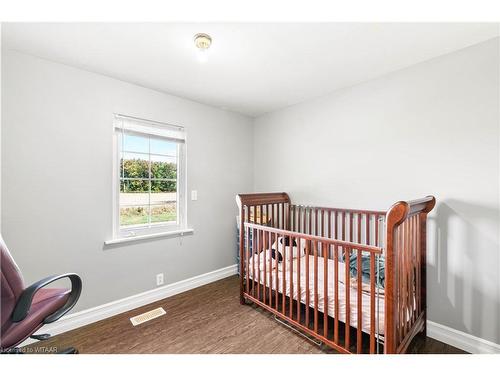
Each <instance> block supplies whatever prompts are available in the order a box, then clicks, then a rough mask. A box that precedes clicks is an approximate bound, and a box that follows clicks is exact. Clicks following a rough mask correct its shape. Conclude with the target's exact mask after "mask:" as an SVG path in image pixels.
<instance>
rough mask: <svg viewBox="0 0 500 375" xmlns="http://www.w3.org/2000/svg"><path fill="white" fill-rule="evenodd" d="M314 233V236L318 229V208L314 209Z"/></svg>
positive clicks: (317, 234) (317, 233)
mask: <svg viewBox="0 0 500 375" xmlns="http://www.w3.org/2000/svg"><path fill="white" fill-rule="evenodd" d="M314 234H315V235H316V236H319V230H318V209H317V208H315V209H314Z"/></svg>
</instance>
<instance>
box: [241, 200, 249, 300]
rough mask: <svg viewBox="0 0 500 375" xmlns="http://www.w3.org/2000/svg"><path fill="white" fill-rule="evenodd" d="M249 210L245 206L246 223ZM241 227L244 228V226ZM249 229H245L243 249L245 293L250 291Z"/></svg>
mask: <svg viewBox="0 0 500 375" xmlns="http://www.w3.org/2000/svg"><path fill="white" fill-rule="evenodd" d="M249 211H250V208H249V207H248V206H247V208H246V210H245V215H246V220H245V222H246V223H248V221H249V216H250V214H249ZM242 229H243V230H245V229H244V227H243V228H242ZM250 231H251V229H250V228H247V229H246V231H245V234H246V239H245V241H246V244H247V246H246V249H245V253H246V255H245V257H246V259H245V261H246V264H247V269H246V273H245V276H246V287H247V293H250V264H249V263H250V260H249V259H250V257H249V253H250Z"/></svg>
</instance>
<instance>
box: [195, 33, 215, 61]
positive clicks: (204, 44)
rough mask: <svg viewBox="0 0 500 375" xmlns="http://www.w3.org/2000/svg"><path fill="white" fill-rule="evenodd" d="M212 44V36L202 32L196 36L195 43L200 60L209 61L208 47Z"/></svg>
mask: <svg viewBox="0 0 500 375" xmlns="http://www.w3.org/2000/svg"><path fill="white" fill-rule="evenodd" d="M211 44H212V38H211V37H210V35H208V34H203V33H200V34H196V35H195V36H194V45H195V46H196V48H197V52H198V60H200V62H205V61H207V57H208V49H209V48H210V45H211Z"/></svg>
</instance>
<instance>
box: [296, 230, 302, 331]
mask: <svg viewBox="0 0 500 375" xmlns="http://www.w3.org/2000/svg"><path fill="white" fill-rule="evenodd" d="M300 245H301V239H300V238H297V251H298V252H299V254H298V255H299V256H298V257H297V321H298V322H299V323H300V305H301V302H302V301H301V299H302V298H301V297H302V294H301V292H302V291H301V285H300V276H301V275H300V272H301V269H300V268H301V265H300V260H301V259H302V257H301V255H302V250H301V246H300Z"/></svg>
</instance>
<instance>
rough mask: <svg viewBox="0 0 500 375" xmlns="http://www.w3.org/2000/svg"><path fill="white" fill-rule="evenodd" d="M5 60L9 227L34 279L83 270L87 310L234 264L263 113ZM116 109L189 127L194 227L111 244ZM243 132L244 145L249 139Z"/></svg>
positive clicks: (9, 238) (20, 59) (41, 63)
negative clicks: (240, 202)
mask: <svg viewBox="0 0 500 375" xmlns="http://www.w3.org/2000/svg"><path fill="white" fill-rule="evenodd" d="M2 62H3V65H2V70H3V71H2V78H3V80H2V90H3V95H2V122H3V125H2V127H3V129H2V152H3V154H2V162H3V165H2V181H3V186H2V234H3V236H4V239H5V241H6V243H7V244H8V245H9V247H10V249H11V251H12V253H13V256H14V258H15V259H16V261H17V263H18V264H19V266H20V267H21V269H22V271H23V273H24V275H25V279H26V282H27V283H30V282H33V281H35V280H37V279H40V278H42V277H44V276H47V275H50V274H54V273H61V272H68V271H74V272H77V273H79V274H80V275H81V276H82V277H83V279H84V289H83V294H82V298H81V300H80V302H79V303H78V305H77V310H82V309H85V308H89V307H93V306H97V305H100V304H103V303H106V302H110V301H113V300H116V299H119V298H123V297H127V296H130V295H133V294H136V293H139V292H142V291H146V290H150V289H153V288H154V287H156V279H155V275H156V274H157V273H159V272H164V273H165V283H166V284H168V283H172V282H175V281H178V280H182V279H186V278H188V277H192V276H195V275H199V274H202V273H205V272H209V271H213V270H215V269H219V268H222V267H225V266H229V265H232V264H234V263H235V247H236V244H235V237H236V236H235V222H236V221H235V215H236V214H237V209H236V204H235V200H234V196H235V194H236V193H239V192H242V191H249V190H251V188H252V120H251V119H249V118H246V117H243V116H240V115H237V114H233V113H230V112H225V111H222V110H218V109H215V108H213V107H209V106H205V105H202V104H198V103H194V102H191V101H188V100H184V99H180V98H176V97H173V96H169V95H165V94H162V93H159V92H155V91H152V90H149V89H145V88H141V87H138V86H134V85H131V84H128V83H124V82H121V81H118V80H114V79H110V78H107V77H104V76H100V75H96V74H92V73H89V72H86V71H82V70H78V69H74V68H71V67H67V66H64V65H60V64H56V63H52V62H49V61H46V60H41V59H38V58H34V57H30V56H27V55H23V54H19V53H16V52H12V51H4V54H3V61H2ZM113 112H118V113H124V114H129V115H133V116H139V117H143V118H148V119H153V120H158V121H165V122H169V123H174V124H180V125H184V126H185V127H186V130H187V135H188V145H187V164H188V191H189V190H191V189H196V190H198V200H197V201H188V223H189V226H190V227H192V228H194V235H192V236H187V237H184V239H183V240H182V241H181V240H180V239H179V238H173V239H157V240H154V241H144V242H141V243H134V244H129V245H123V246H116V247H113V248H112V249H108V250H104V249H103V242H104V240H107V239H110V238H111V235H112V158H113V154H112V153H113V147H112V119H113ZM242 141H244V142H242Z"/></svg>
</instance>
